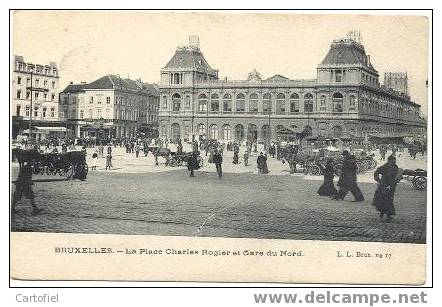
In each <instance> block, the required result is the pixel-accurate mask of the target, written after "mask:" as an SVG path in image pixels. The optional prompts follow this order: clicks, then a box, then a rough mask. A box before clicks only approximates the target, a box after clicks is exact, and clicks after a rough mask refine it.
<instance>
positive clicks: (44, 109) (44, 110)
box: [43, 108, 47, 117]
mask: <svg viewBox="0 0 442 307" xmlns="http://www.w3.org/2000/svg"><path fill="white" fill-rule="evenodd" d="M46 110H47V109H46V108H43V117H46Z"/></svg>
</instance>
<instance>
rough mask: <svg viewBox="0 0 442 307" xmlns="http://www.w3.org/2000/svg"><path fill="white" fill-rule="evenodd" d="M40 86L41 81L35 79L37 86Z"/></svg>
mask: <svg viewBox="0 0 442 307" xmlns="http://www.w3.org/2000/svg"><path fill="white" fill-rule="evenodd" d="M39 84H40V80H39V79H35V86H37V87H38V85H39Z"/></svg>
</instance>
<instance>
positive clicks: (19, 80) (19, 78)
mask: <svg viewBox="0 0 442 307" xmlns="http://www.w3.org/2000/svg"><path fill="white" fill-rule="evenodd" d="M17 84H19V85H20V84H21V77H18V78H17Z"/></svg>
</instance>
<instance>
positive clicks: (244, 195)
mask: <svg viewBox="0 0 442 307" xmlns="http://www.w3.org/2000/svg"><path fill="white" fill-rule="evenodd" d="M429 29H430V28H429V19H428V18H427V17H425V16H419V12H416V15H407V16H400V15H398V13H396V12H391V14H390V15H385V14H384V15H375V14H373V15H361V14H348V13H347V14H339V13H334V12H329V14H319V13H318V14H313V13H304V12H302V11H299V12H296V11H287V12H282V13H281V12H246V11H241V12H235V11H216V12H203V11H195V12H172V11H169V12H165V11H26V10H24V11H13V12H11V38H12V46H11V69H10V80H11V84H10V87H11V100H10V115H11V117H10V127H11V134H10V135H11V139H10V150H11V161H10V177H11V204H10V206H11V225H10V226H11V234H10V238H11V250H10V257H11V272H10V273H11V277H12V278H15V279H30V280H120V281H122V280H126V281H128V280H132V281H213V282H282V283H345V284H408V285H419V284H423V283H424V282H425V280H426V276H427V275H426V273H427V272H426V259H427V258H426V256H427V246H428V245H430V244H431V242H428V241H427V237H428V235H429V234H428V231H429V230H431V225H430V226H429V227H428V226H427V214H430V213H431V202H430V201H431V194H430V192H431V191H429V190H430V188H431V181H430V178H431V169H429V168H430V167H431V166H430V165H429V163H428V161H430V160H431V151H430V152H428V150H429V149H431V131H429V130H428V128H429V124H428V123H429V122H431V117H429V114H431V97H429V95H428V92H429V89H428V88H429V86H431V84H430V85H429V81H428V80H429V78H430V77H429V73H428V63H429V44H430V41H429V40H430V39H431V37H429ZM430 81H431V80H430ZM430 116H431V115H430ZM427 188H428V190H427ZM428 195H430V197H429V196H428Z"/></svg>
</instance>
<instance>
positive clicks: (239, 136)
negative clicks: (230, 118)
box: [235, 124, 244, 142]
mask: <svg viewBox="0 0 442 307" xmlns="http://www.w3.org/2000/svg"><path fill="white" fill-rule="evenodd" d="M243 140H244V126H243V125H241V124H238V125H236V126H235V141H240V142H242V141H243Z"/></svg>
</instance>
